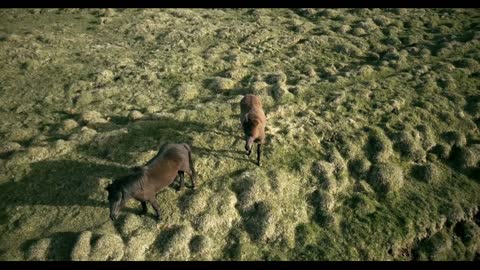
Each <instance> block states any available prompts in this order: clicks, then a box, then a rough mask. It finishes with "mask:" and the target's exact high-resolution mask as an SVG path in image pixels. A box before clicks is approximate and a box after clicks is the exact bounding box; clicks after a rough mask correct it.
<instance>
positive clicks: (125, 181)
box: [112, 167, 145, 189]
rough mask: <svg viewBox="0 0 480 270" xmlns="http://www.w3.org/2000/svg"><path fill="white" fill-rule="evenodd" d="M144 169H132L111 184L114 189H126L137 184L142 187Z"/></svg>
mask: <svg viewBox="0 0 480 270" xmlns="http://www.w3.org/2000/svg"><path fill="white" fill-rule="evenodd" d="M144 173H145V170H144V167H134V168H133V169H132V172H131V173H130V174H129V175H126V176H124V177H121V178H118V179H117V180H115V181H114V182H113V183H112V186H113V187H114V188H115V189H128V188H129V187H131V186H132V185H134V184H135V183H137V182H140V185H142V186H143V178H144V177H143V176H144Z"/></svg>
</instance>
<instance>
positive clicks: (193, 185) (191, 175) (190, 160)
mask: <svg viewBox="0 0 480 270" xmlns="http://www.w3.org/2000/svg"><path fill="white" fill-rule="evenodd" d="M188 163H189V164H188V165H189V166H188V167H189V169H190V171H188V170H187V173H188V174H189V175H190V179H192V189H195V179H196V178H197V172H196V171H195V166H194V165H193V159H192V153H191V152H190V151H189V152H188Z"/></svg>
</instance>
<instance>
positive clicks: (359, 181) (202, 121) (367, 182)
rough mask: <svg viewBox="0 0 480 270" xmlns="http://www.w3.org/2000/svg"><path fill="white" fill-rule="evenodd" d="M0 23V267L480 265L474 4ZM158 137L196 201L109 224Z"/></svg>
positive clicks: (130, 209)
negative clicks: (253, 120) (179, 163)
mask: <svg viewBox="0 0 480 270" xmlns="http://www.w3.org/2000/svg"><path fill="white" fill-rule="evenodd" d="M0 13H1V14H0V15H1V16H0V21H1V22H2V24H1V25H2V29H1V31H0V32H1V33H0V43H1V45H2V50H0V62H1V65H0V66H1V67H4V68H3V69H2V72H0V81H1V82H2V84H1V86H0V97H1V98H0V108H1V109H0V117H1V119H2V121H1V122H0V138H1V139H2V140H1V143H0V171H1V172H0V184H1V185H2V191H3V193H2V196H3V197H2V200H0V221H1V222H0V259H2V260H24V259H28V258H39V259H41V260H72V259H73V260H92V259H96V260H118V259H120V260H291V259H296V260H411V259H422V258H423V259H429V260H434V259H435V260H437V259H447V260H463V259H465V260H474V259H475V258H476V257H475V256H477V255H476V254H477V252H478V241H477V240H478V239H477V238H478V237H477V230H476V228H477V227H475V226H477V225H476V224H475V213H476V212H477V209H475V207H477V206H478V205H479V199H478V198H479V196H478V192H479V185H478V181H476V180H478V175H479V170H478V165H479V164H478V158H477V157H478V156H479V155H478V151H477V150H478V149H477V148H478V146H476V144H478V140H479V138H480V135H479V131H478V127H477V124H478V118H479V116H480V109H479V108H480V105H479V104H480V99H479V95H478V77H479V76H478V73H479V71H478V68H479V65H478V61H479V60H480V58H479V54H478V52H477V51H478V35H477V34H476V33H474V31H473V32H472V20H474V19H475V16H477V15H478V14H477V13H478V12H477V11H476V10H467V9H438V10H437V9H431V10H428V9H411V10H410V9H409V10H407V9H357V10H348V9H345V10H342V9H205V10H189V9H185V10H180V9H165V10H153V9H143V10H138V9H45V10H43V9H34V10H32V9H26V10H20V9H5V10H1V11H0ZM72 18H73V20H72ZM25 29H28V31H26V30H25ZM454 36H455V37H454ZM441 37H452V38H453V39H452V40H446V41H443V40H440V39H441ZM439 38H440V39H439ZM246 93H254V94H257V95H259V96H260V97H261V99H262V102H263V104H264V109H265V112H266V114H267V118H268V121H267V123H268V124H267V137H266V142H265V145H264V146H263V152H262V153H263V154H262V160H263V162H262V163H263V164H262V167H257V166H256V165H255V164H254V163H253V162H252V161H253V160H254V158H255V152H254V153H253V155H251V156H250V157H248V158H247V157H246V156H245V154H244V149H243V146H244V142H243V139H242V138H243V131H242V130H241V127H240V122H239V118H238V114H239V111H240V110H239V104H238V102H239V101H240V99H241V98H242V96H243V95H244V94H246ZM395 135H400V136H399V137H396V136H395ZM165 142H187V143H189V144H191V145H192V150H193V152H192V154H193V158H194V160H195V167H196V169H197V172H198V182H197V185H198V189H197V190H196V191H192V190H190V189H188V188H187V189H184V190H182V191H180V192H176V191H175V190H174V189H173V187H168V188H166V189H164V190H163V191H161V192H160V194H158V196H157V198H156V199H157V201H158V203H159V205H160V208H161V209H160V210H161V213H162V218H161V220H160V221H159V222H156V221H155V220H154V219H153V218H152V215H151V214H152V209H151V207H149V208H150V209H149V214H148V215H146V216H139V215H138V212H139V211H140V210H141V207H140V205H139V203H138V202H136V201H134V200H131V201H130V202H128V203H127V205H126V207H125V209H124V211H122V214H121V216H120V219H119V220H117V221H115V222H112V221H111V220H109V219H108V214H109V209H108V203H107V198H106V196H107V194H106V192H105V190H104V187H105V185H106V184H107V183H108V182H109V181H110V180H111V179H113V178H116V177H117V176H119V175H122V174H124V173H126V171H127V169H126V168H128V167H131V166H134V165H141V164H143V163H145V162H146V161H148V160H149V159H151V158H152V157H153V156H154V155H155V154H156V151H158V148H159V147H160V146H161V145H162V144H163V143H165ZM394 149H395V150H396V151H395V152H394ZM425 157H427V158H426V160H425ZM427 161H428V162H427ZM312 164H313V165H312ZM401 175H402V176H403V177H402V176H401ZM399 179H403V181H399ZM417 180H418V181H417ZM472 180H473V181H472ZM422 181H426V182H427V183H428V182H430V183H431V184H426V183H422ZM186 183H187V184H189V177H188V176H187V177H186ZM187 186H188V185H187ZM52 187H53V188H52ZM385 195H387V196H385ZM388 195H394V196H388ZM383 197H386V198H388V200H385V199H382V198H383ZM437 233H440V234H445V237H443V236H440V237H439V236H435V235H436V234H437ZM432 237H433V238H432ZM437 238H438V239H437ZM435 239H436V240H435ZM448 239H450V240H448ZM47 242H48V243H47ZM428 243H430V244H428ZM438 243H440V244H438ZM417 251H418V252H417ZM421 254H423V255H421ZM420 255H421V256H420ZM477 257H478V256H477Z"/></svg>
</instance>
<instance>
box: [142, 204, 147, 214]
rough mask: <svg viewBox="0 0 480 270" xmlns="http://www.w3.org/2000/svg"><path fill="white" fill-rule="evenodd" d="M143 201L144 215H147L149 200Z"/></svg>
mask: <svg viewBox="0 0 480 270" xmlns="http://www.w3.org/2000/svg"><path fill="white" fill-rule="evenodd" d="M141 203H142V215H146V214H147V213H148V208H147V202H146V201H143V202H141Z"/></svg>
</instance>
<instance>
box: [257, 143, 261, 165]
mask: <svg viewBox="0 0 480 270" xmlns="http://www.w3.org/2000/svg"><path fill="white" fill-rule="evenodd" d="M261 153H262V145H261V144H257V165H258V166H260V154H261Z"/></svg>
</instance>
